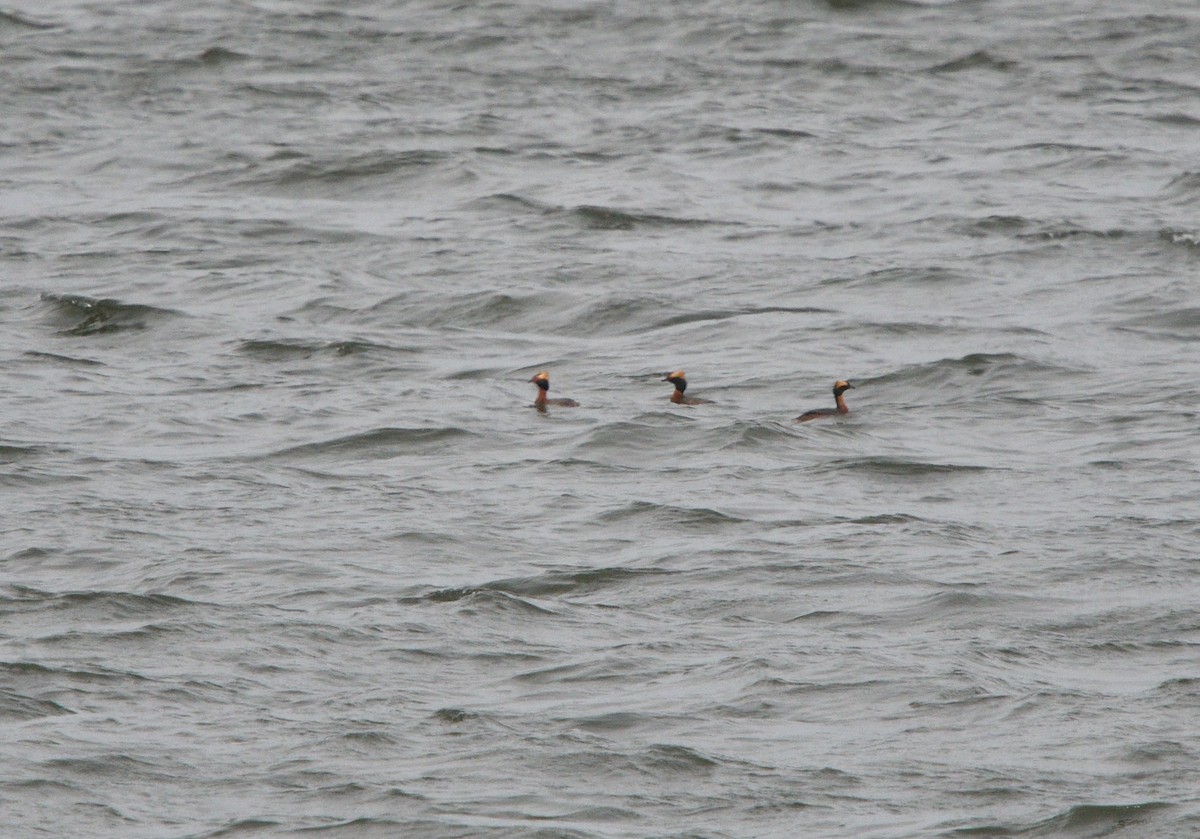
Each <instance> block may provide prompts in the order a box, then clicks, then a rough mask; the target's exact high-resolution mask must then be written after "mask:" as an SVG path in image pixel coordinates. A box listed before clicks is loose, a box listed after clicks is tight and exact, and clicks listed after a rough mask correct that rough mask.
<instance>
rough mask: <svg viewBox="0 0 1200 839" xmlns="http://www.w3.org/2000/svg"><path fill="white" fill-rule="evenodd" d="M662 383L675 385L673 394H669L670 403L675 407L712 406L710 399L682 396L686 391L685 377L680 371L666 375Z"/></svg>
mask: <svg viewBox="0 0 1200 839" xmlns="http://www.w3.org/2000/svg"><path fill="white" fill-rule="evenodd" d="M663 381H664V382H670V383H671V384H673V385H675V392H674V393H672V394H671V401H672V402H674V403H675V404H676V405H709V404H712V400H711V399H699V398H697V397H695V396H684V395H683V392H684V391H685V390H687V376H686V375H684V372H683V371H682V370H676V371H675V372H674V373H670V374H668V376H667V377H666V378H665V379H663Z"/></svg>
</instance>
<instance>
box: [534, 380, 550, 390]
mask: <svg viewBox="0 0 1200 839" xmlns="http://www.w3.org/2000/svg"><path fill="white" fill-rule="evenodd" d="M533 383H534V384H535V385H537V386H538V387H540V388H541V389H542V390H549V389H550V383H549V382H548V381H546V380H545V379H534V380H533Z"/></svg>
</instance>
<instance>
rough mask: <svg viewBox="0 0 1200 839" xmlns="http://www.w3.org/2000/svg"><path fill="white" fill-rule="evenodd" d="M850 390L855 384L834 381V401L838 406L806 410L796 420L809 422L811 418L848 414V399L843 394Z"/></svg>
mask: <svg viewBox="0 0 1200 839" xmlns="http://www.w3.org/2000/svg"><path fill="white" fill-rule="evenodd" d="M848 390H854V385H852V384H850V383H849V382H847V381H840V380H839V381H836V382H834V383H833V403H834V405H836V406H837V407H836V408H815V409H814V410H811V411H805V412H804V413H803V414H801V415H800V416H798V417H796V422H808V421H809V420H815V419H820V418H821V417H835V416H837V415H838V414H848V413H850V409H849V408H847V407H846V400H845V399H843V398H842V394H843V393H845V392H846V391H848Z"/></svg>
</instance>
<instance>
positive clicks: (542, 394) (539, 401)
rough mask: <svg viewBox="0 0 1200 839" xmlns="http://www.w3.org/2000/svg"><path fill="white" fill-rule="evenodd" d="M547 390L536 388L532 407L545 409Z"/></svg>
mask: <svg viewBox="0 0 1200 839" xmlns="http://www.w3.org/2000/svg"><path fill="white" fill-rule="evenodd" d="M547 390H549V388H546V389H543V388H540V387H539V388H538V394H537V398H536V399H534V400H533V404H534V405H537V406H538V407H539V408H544V407H546V391H547Z"/></svg>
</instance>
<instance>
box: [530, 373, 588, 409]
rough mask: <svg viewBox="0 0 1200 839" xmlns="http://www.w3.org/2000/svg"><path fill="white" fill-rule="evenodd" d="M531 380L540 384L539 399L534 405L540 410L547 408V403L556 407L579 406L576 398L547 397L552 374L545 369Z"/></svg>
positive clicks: (535, 400)
mask: <svg viewBox="0 0 1200 839" xmlns="http://www.w3.org/2000/svg"><path fill="white" fill-rule="evenodd" d="M529 381H531V382H533V383H534V384H535V385H537V386H538V394H537V399H534V400H533V407H535V408H537V409H538V410H539V411H544V410H546V406H547V405H553V406H554V407H556V408H578V407H579V403H578V402H576V401H575V400H574V399H547V398H546V394H547V393H548V392H549V391H550V374H549V373H547V372H546V371H545V370H543V371H542V372H540V373H538V374H537V375H536V376H534V377H533V378H532V379H530V380H529Z"/></svg>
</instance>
